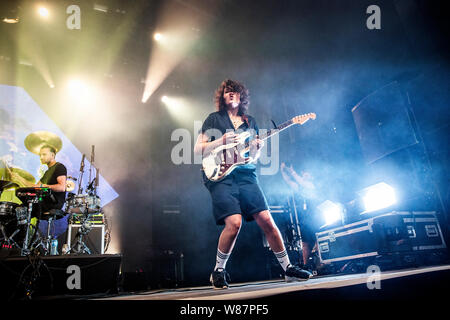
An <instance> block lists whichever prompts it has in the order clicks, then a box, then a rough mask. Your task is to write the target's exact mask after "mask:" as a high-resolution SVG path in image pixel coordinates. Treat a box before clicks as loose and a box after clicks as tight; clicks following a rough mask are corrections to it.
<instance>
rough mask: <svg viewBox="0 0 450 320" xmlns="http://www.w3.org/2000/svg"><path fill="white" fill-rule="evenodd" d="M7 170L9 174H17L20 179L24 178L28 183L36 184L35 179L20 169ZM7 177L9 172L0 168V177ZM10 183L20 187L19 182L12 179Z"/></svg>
mask: <svg viewBox="0 0 450 320" xmlns="http://www.w3.org/2000/svg"><path fill="white" fill-rule="evenodd" d="M9 170H11V172H15V173H17V174H18V175H19V176H21V177H22V178H24V179H25V180H27V181H28V182H31V183H36V179H35V178H34V177H33V175H32V174H31V173H29V172H27V171H25V170H23V169H20V168H9ZM5 176H8V177H9V172H8V171H7V170H6V169H5V168H0V177H5ZM10 179H11V182H15V183H17V184H18V185H19V186H20V182H19V181H16V180H14V179H12V178H10Z"/></svg>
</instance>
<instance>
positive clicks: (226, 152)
mask: <svg viewBox="0 0 450 320" xmlns="http://www.w3.org/2000/svg"><path fill="white" fill-rule="evenodd" d="M309 119H313V120H314V119H316V114H315V113H308V114H304V115H301V116H296V117H294V118H292V119H291V120H289V121H286V122H285V123H283V124H281V125H279V126H278V127H277V128H276V130H274V131H272V130H271V131H270V133H269V134H267V135H266V136H265V137H258V138H259V139H262V140H265V139H267V138H269V137H270V136H271V135H273V134H276V133H278V132H280V131H281V130H284V129H286V128H288V127H289V126H291V125H293V124H300V125H302V124H304V123H305V122H306V121H308V120H309ZM250 135H251V134H250V133H249V132H248V131H244V132H242V133H240V134H239V135H238V136H237V142H234V143H229V144H225V145H222V146H219V147H217V148H215V149H214V150H213V151H211V153H210V154H209V155H208V156H206V157H204V158H203V160H202V170H203V172H204V173H205V175H206V177H207V178H208V179H209V180H210V181H214V182H217V181H220V180H222V179H224V178H225V177H226V176H227V175H229V174H230V173H231V172H232V171H233V170H234V169H235V168H237V167H239V166H242V165H245V164H248V163H252V162H255V161H256V160H257V159H258V157H257V156H256V157H255V158H252V157H250V152H249V151H250V143H249V141H247V139H249V138H250Z"/></svg>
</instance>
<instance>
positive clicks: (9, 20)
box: [2, 18, 19, 24]
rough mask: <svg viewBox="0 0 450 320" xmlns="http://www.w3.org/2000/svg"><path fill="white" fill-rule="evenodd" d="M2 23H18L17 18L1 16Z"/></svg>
mask: <svg viewBox="0 0 450 320" xmlns="http://www.w3.org/2000/svg"><path fill="white" fill-rule="evenodd" d="M2 21H3V22H4V23H11V24H12V23H19V18H3V20H2Z"/></svg>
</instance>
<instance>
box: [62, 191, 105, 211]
mask: <svg viewBox="0 0 450 320" xmlns="http://www.w3.org/2000/svg"><path fill="white" fill-rule="evenodd" d="M67 207H68V209H69V212H70V213H86V209H87V213H94V212H98V211H99V210H100V198H99V197H98V196H90V195H87V194H80V195H75V196H73V197H71V198H69V199H68V201H67Z"/></svg>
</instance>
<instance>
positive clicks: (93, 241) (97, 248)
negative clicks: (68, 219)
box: [67, 224, 105, 254]
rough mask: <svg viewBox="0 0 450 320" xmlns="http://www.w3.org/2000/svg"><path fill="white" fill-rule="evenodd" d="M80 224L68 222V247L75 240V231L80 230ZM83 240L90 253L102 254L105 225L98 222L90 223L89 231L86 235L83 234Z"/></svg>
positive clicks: (71, 245)
mask: <svg viewBox="0 0 450 320" xmlns="http://www.w3.org/2000/svg"><path fill="white" fill-rule="evenodd" d="M80 227H81V225H79V224H69V228H68V230H67V244H68V246H69V248H72V247H73V245H74V244H75V242H76V241H77V239H76V236H77V232H78V231H79V230H80ZM83 242H84V243H85V244H86V246H87V247H88V248H89V250H90V251H91V254H104V253H105V252H104V251H105V225H104V224H98V225H92V229H91V231H89V233H88V234H87V235H83Z"/></svg>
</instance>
